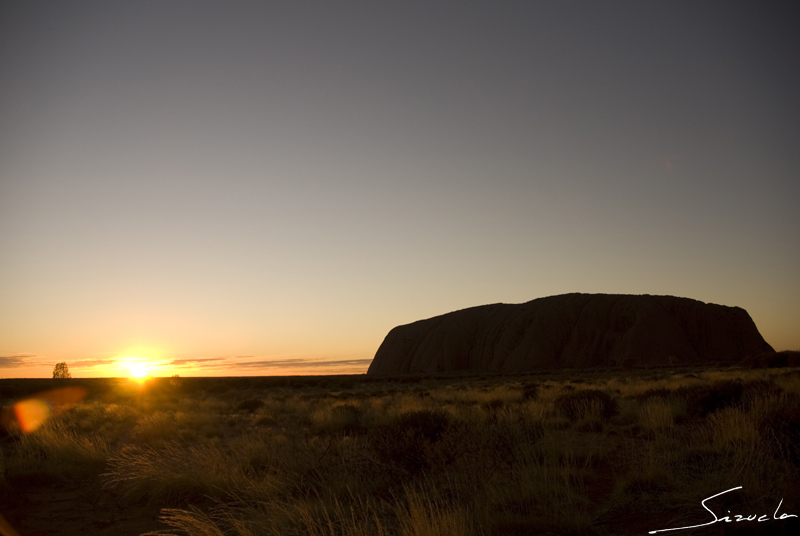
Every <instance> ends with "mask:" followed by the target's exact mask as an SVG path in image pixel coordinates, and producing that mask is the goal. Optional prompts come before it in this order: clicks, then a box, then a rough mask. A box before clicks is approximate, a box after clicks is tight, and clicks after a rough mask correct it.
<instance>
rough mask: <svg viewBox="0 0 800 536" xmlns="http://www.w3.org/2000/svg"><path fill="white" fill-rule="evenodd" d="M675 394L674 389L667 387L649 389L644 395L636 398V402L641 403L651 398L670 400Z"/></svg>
mask: <svg viewBox="0 0 800 536" xmlns="http://www.w3.org/2000/svg"><path fill="white" fill-rule="evenodd" d="M675 394H676V393H675V391H673V390H672V389H667V388H666V387H659V388H658V389H648V390H647V391H645V392H644V393H642V394H640V395H638V396H637V397H636V401H637V402H639V403H641V402H645V401H647V400H650V399H651V398H669V397H671V396H673V395H675Z"/></svg>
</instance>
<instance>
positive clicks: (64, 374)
mask: <svg viewBox="0 0 800 536" xmlns="http://www.w3.org/2000/svg"><path fill="white" fill-rule="evenodd" d="M67 378H72V374H70V373H69V367H68V366H67V364H66V363H65V362H64V361H62V362H61V363H56V366H55V367H53V379H54V380H66V379H67Z"/></svg>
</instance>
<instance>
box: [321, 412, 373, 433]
mask: <svg viewBox="0 0 800 536" xmlns="http://www.w3.org/2000/svg"><path fill="white" fill-rule="evenodd" d="M331 413H332V414H333V419H332V425H331V427H330V429H329V430H327V431H328V432H333V433H339V434H343V435H348V436H349V435H356V434H359V433H362V432H365V431H366V428H365V426H364V423H363V422H362V419H361V415H362V411H361V408H360V407H358V406H356V405H354V404H344V405H341V406H336V407H335V408H333V410H332V411H331Z"/></svg>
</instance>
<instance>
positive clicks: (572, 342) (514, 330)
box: [367, 294, 772, 375]
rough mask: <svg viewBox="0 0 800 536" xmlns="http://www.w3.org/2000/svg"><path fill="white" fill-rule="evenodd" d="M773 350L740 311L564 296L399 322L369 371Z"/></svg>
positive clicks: (732, 355) (586, 363)
mask: <svg viewBox="0 0 800 536" xmlns="http://www.w3.org/2000/svg"><path fill="white" fill-rule="evenodd" d="M771 351H772V348H771V347H770V345H769V344H767V343H766V341H764V338H763V337H762V336H761V334H760V333H759V332H758V329H757V328H756V326H755V324H754V323H753V320H752V319H751V318H750V315H748V314H747V311H745V310H744V309H741V308H739V307H726V306H723V305H715V304H711V303H703V302H700V301H697V300H692V299H688V298H676V297H674V296H649V295H622V294H564V295H560V296H550V297H547V298H539V299H537V300H533V301H530V302H527V303H521V304H503V303H497V304H492V305H483V306H479V307H471V308H469V309H462V310H460V311H454V312H452V313H447V314H444V315H441V316H436V317H433V318H429V319H427V320H420V321H418V322H414V323H411V324H406V325H404V326H398V327H396V328H394V329H392V330H391V331H390V332H389V334H388V335H387V336H386V338H385V339H384V341H383V343H382V344H381V346H380V348H378V352H377V353H376V354H375V358H374V359H373V360H372V364H371V365H370V366H369V370H368V372H367V374H370V375H378V374H408V373H433V372H451V371H460V370H473V371H490V372H520V371H527V370H537V369H549V368H571V367H595V366H604V365H605V366H608V365H621V364H623V363H626V362H632V363H634V364H636V365H656V364H669V363H675V364H680V363H703V362H714V361H723V362H737V361H739V360H740V359H742V358H744V357H747V356H750V355H754V354H759V353H763V352H771Z"/></svg>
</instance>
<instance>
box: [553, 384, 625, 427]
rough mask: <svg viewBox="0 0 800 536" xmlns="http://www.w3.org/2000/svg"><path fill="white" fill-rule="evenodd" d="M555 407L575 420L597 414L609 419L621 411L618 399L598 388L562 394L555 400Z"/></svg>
mask: <svg viewBox="0 0 800 536" xmlns="http://www.w3.org/2000/svg"><path fill="white" fill-rule="evenodd" d="M555 409H556V411H557V412H558V413H559V414H561V415H562V416H564V417H566V418H567V419H569V420H570V421H573V422H575V421H579V420H582V419H584V418H591V417H595V416H596V417H599V418H600V419H602V420H603V421H608V420H609V419H610V418H611V417H613V416H614V415H617V414H618V413H619V407H618V405H617V401H616V400H615V399H614V398H612V397H611V396H610V395H609V394H608V393H604V392H603V391H598V390H596V389H587V390H583V391H575V392H572V393H568V394H566V395H562V396H560V397H558V398H557V399H556V400H555Z"/></svg>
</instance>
